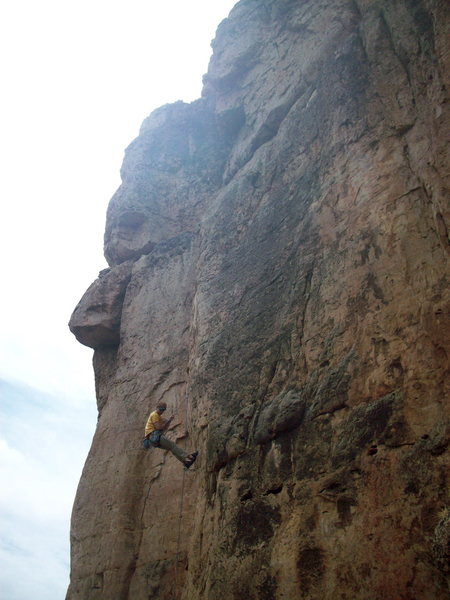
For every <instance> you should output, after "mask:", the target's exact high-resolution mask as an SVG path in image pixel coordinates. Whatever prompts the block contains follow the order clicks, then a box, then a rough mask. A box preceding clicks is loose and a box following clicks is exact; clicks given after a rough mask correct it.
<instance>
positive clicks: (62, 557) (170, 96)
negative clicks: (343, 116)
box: [0, 0, 235, 600]
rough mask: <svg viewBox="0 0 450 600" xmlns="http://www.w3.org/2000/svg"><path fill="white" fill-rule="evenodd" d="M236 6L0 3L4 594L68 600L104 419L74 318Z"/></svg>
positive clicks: (226, 1)
mask: <svg viewBox="0 0 450 600" xmlns="http://www.w3.org/2000/svg"><path fill="white" fill-rule="evenodd" d="M234 4H235V0H190V1H189V2H187V1H186V0H165V1H164V2H159V1H157V0H89V1H88V0H77V1H76V2H75V0H73V1H69V0H39V1H38V2H37V1H36V0H15V1H14V2H13V1H10V2H5V3H3V4H2V8H1V9H0V55H1V64H0V83H1V87H2V95H1V110H0V132H1V136H0V153H1V154H0V165H1V171H2V172H1V193H2V198H1V203H2V204H1V206H2V215H1V219H0V228H1V229H0V255H1V260H2V268H1V280H2V284H1V290H2V293H1V296H0V315H1V319H0V410H1V413H0V416H1V421H0V468H1V473H2V481H1V483H0V511H1V518H2V523H1V524H0V527H1V529H0V561H1V566H0V598H2V600H25V599H27V600H29V598H30V597H32V598H33V600H63V598H64V596H65V591H66V588H67V584H68V561H69V547H68V539H69V518H70V511H71V506H72V503H73V496H74V493H75V489H76V485H77V483H78V479H79V476H80V472H81V468H82V465H83V462H84V459H85V457H86V454H87V451H88V448H89V444H90V440H91V437H92V433H93V430H94V427H95V421H96V410H95V398H94V384H93V375H92V367H91V358H92V351H91V350H90V349H88V348H84V347H83V346H81V345H79V344H78V343H77V342H76V341H75V338H73V336H72V335H71V334H70V332H69V330H68V328H67V322H68V320H69V317H70V314H71V312H72V310H73V308H74V307H75V305H76V303H77V302H78V300H79V299H80V297H81V296H82V294H83V293H84V291H85V290H86V288H87V287H88V285H89V284H90V283H91V282H92V281H93V280H94V279H95V278H96V276H97V274H98V272H99V271H100V270H101V269H103V268H104V267H105V266H106V263H105V261H104V258H103V253H102V246H103V229H104V222H105V215H106V208H107V203H108V201H109V199H110V197H111V196H112V194H113V193H114V191H115V190H116V188H117V187H118V186H119V184H120V178H119V170H120V165H121V163H122V158H123V152H124V149H125V148H126V146H127V145H128V144H129V143H130V142H131V141H132V139H133V138H134V137H136V135H137V134H138V131H139V126H140V124H141V122H142V121H143V119H144V118H145V117H146V116H147V115H148V114H149V113H150V112H151V111H152V110H153V109H154V108H157V107H158V106H160V105H162V104H165V103H167V102H174V101H176V100H184V101H191V100H194V99H195V98H198V97H199V96H200V92H201V78H202V74H203V73H205V72H206V70H207V65H208V60H209V57H210V54H211V49H210V42H211V39H212V38H213V37H214V33H215V30H216V28H217V25H218V24H219V22H220V21H221V20H222V19H223V18H225V17H226V16H227V15H228V13H229V11H230V10H231V8H232V6H233V5H234Z"/></svg>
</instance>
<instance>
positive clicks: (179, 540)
mask: <svg viewBox="0 0 450 600" xmlns="http://www.w3.org/2000/svg"><path fill="white" fill-rule="evenodd" d="M184 400H185V417H184V424H185V427H186V429H187V418H188V398H187V394H185V397H184ZM185 477H186V469H183V478H182V480H181V494H180V510H179V514H178V535H177V553H176V555H175V589H176V591H177V592H178V590H179V589H180V587H179V585H178V564H179V562H180V546H181V521H182V519H183V504H184V480H185ZM180 595H181V594H180Z"/></svg>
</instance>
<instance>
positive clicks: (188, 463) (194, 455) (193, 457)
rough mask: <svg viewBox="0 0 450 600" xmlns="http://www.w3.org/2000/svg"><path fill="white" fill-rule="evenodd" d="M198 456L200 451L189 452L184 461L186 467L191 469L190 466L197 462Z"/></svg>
mask: <svg viewBox="0 0 450 600" xmlns="http://www.w3.org/2000/svg"><path fill="white" fill-rule="evenodd" d="M197 456H198V452H192V453H191V454H189V456H188V457H187V458H186V460H185V461H184V468H185V469H189V467H191V466H192V465H193V464H194V463H195V460H196V458H197Z"/></svg>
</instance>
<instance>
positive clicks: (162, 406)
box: [156, 402, 167, 414]
mask: <svg viewBox="0 0 450 600" xmlns="http://www.w3.org/2000/svg"><path fill="white" fill-rule="evenodd" d="M166 408H167V404H166V403H165V402H159V404H157V406H156V410H157V411H158V412H159V414H162V413H163V412H164V411H165V410H166Z"/></svg>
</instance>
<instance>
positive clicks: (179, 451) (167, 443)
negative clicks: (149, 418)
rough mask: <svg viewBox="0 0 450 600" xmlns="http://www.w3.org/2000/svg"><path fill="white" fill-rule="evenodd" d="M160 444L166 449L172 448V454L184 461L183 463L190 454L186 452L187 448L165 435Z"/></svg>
mask: <svg viewBox="0 0 450 600" xmlns="http://www.w3.org/2000/svg"><path fill="white" fill-rule="evenodd" d="M159 446H160V448H164V450H170V452H172V454H173V455H174V456H175V457H176V458H178V460H179V461H180V462H182V463H183V465H184V463H185V460H186V458H187V457H188V456H189V452H186V450H183V448H180V447H179V446H177V445H176V444H175V442H172V440H169V439H168V438H166V436H165V435H162V436H161V438H160V440H159Z"/></svg>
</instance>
